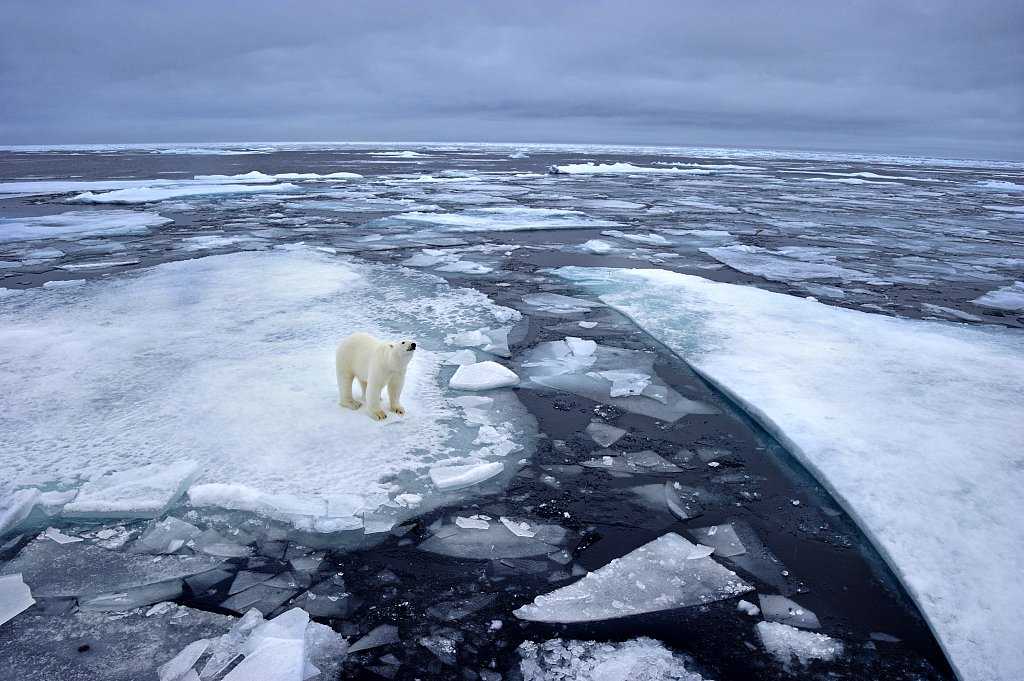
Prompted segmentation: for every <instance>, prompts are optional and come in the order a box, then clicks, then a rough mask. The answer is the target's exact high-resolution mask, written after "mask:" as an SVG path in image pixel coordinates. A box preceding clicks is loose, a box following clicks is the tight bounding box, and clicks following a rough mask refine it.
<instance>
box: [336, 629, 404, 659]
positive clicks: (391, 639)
mask: <svg viewBox="0 0 1024 681" xmlns="http://www.w3.org/2000/svg"><path fill="white" fill-rule="evenodd" d="M400 640H401V639H400V638H399V637H398V627H396V626H394V625H393V624H381V625H379V626H376V627H374V628H373V629H371V630H370V632H369V633H368V634H366V636H363V637H362V638H361V639H359V640H358V641H356V642H355V643H353V644H352V645H351V646H349V649H348V653H349V654H350V655H351V654H352V653H358V652H361V651H363V650H369V649H370V648H379V647H380V646H386V645H390V644H392V643H398V642H399V641H400Z"/></svg>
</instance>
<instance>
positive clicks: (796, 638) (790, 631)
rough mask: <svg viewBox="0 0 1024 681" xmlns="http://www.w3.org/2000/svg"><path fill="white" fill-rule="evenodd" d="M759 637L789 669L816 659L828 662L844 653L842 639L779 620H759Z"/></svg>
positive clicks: (765, 647)
mask: <svg viewBox="0 0 1024 681" xmlns="http://www.w3.org/2000/svg"><path fill="white" fill-rule="evenodd" d="M757 636H758V638H760V639H761V645H763V646H764V649H765V650H766V651H768V653H769V654H770V655H771V656H772V657H774V658H775V659H776V660H778V661H779V662H780V663H782V665H783V666H784V667H786V668H791V667H792V666H793V664H794V660H795V661H796V662H798V663H799V664H800V665H807V664H810V663H811V662H812V661H813V660H822V661H824V662H829V661H831V660H834V659H835V658H837V657H839V656H840V655H842V654H843V644H842V642H840V641H837V640H836V639H834V638H832V637H831V636H826V635H825V634H819V633H817V632H814V631H803V630H801V629H796V628H794V627H791V626H789V625H786V624H779V623H778V622H758V623H757Z"/></svg>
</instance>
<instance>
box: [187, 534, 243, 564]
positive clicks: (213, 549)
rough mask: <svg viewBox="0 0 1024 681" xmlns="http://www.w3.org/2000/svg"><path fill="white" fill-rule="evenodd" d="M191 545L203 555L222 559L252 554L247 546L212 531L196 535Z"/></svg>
mask: <svg viewBox="0 0 1024 681" xmlns="http://www.w3.org/2000/svg"><path fill="white" fill-rule="evenodd" d="M192 545H194V546H195V548H196V549H198V550H199V551H202V552H203V553H205V554H208V555H211V556H221V557H222V558H243V557H245V556H249V555H251V554H252V549H251V548H249V547H248V546H242V545H241V544H236V543H235V542H232V541H229V540H228V539H226V538H225V537H223V536H221V535H220V534H219V533H218V532H217V531H216V530H213V529H210V530H206V531H205V532H202V533H200V534H198V535H196V538H195V539H193V540H192Z"/></svg>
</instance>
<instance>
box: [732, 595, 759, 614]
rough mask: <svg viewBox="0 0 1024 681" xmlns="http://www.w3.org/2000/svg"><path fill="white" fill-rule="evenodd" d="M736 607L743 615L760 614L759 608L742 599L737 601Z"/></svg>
mask: <svg viewBox="0 0 1024 681" xmlns="http://www.w3.org/2000/svg"><path fill="white" fill-rule="evenodd" d="M736 609H737V610H738V611H740V612H742V613H743V614H744V615H749V616H750V617H757V616H758V615H760V614H761V609H760V608H758V607H757V606H756V605H754V604H753V603H751V602H750V601H744V600H742V599H741V600H740V602H739V603H737V604H736Z"/></svg>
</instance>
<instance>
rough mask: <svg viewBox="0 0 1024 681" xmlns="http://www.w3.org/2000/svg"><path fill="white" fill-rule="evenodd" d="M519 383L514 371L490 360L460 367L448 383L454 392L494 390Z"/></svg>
mask: <svg viewBox="0 0 1024 681" xmlns="http://www.w3.org/2000/svg"><path fill="white" fill-rule="evenodd" d="M518 383H519V377H518V376H516V373H515V372H514V371H512V370H511V369H509V368H507V367H504V366H502V365H501V364H498V363H497V362H492V361H490V360H488V361H486V362H477V363H476V364H463V365H462V366H460V367H459V368H458V369H456V370H455V373H454V374H453V375H452V377H451V380H449V381H448V387H449V388H452V389H453V390H494V389H495V388H506V387H509V386H513V385H516V384H518Z"/></svg>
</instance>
